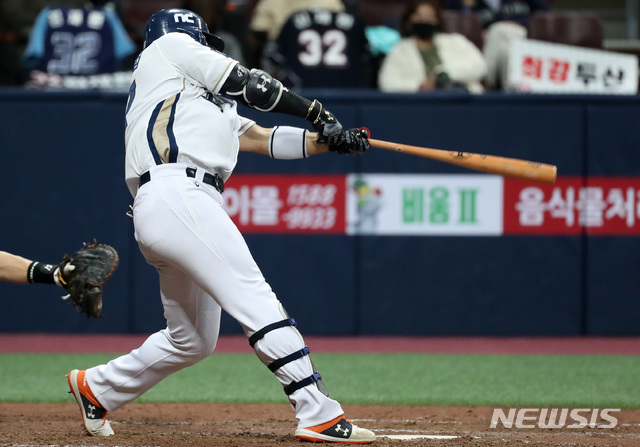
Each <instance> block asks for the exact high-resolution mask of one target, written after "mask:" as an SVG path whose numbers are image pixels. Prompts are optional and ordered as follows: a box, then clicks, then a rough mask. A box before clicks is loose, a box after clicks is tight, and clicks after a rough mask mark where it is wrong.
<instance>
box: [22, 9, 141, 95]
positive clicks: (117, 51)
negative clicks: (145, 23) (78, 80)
mask: <svg viewBox="0 0 640 447" xmlns="http://www.w3.org/2000/svg"><path fill="white" fill-rule="evenodd" d="M93 3H94V4H91V3H89V4H87V5H86V6H85V7H84V8H72V7H67V6H62V7H46V8H44V9H43V10H42V11H41V12H40V14H38V17H37V18H36V20H35V23H34V25H33V28H32V29H31V33H30V36H29V43H28V45H27V48H26V50H25V52H24V55H23V64H24V67H25V68H26V69H27V70H29V71H30V72H31V73H33V75H31V78H32V81H34V82H35V83H36V84H40V83H41V81H42V80H43V79H49V78H48V77H46V76H44V77H43V76H42V74H45V75H46V74H49V75H54V76H56V75H57V76H93V75H101V74H112V73H116V72H118V71H124V70H127V69H128V70H130V68H131V66H132V65H133V57H134V56H135V52H136V46H135V44H134V43H133V41H132V40H131V39H130V38H129V36H128V34H127V33H126V31H125V29H124V27H123V26H122V22H121V21H120V18H119V17H118V15H117V14H116V13H115V11H114V9H113V6H112V5H105V3H107V2H99V1H96V2H93ZM55 79H58V78H57V77H56V78H55ZM45 84H46V82H45Z"/></svg>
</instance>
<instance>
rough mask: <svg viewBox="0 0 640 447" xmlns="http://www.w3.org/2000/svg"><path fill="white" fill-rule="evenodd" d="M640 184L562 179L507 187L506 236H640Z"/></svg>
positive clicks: (634, 180)
mask: <svg viewBox="0 0 640 447" xmlns="http://www.w3.org/2000/svg"><path fill="white" fill-rule="evenodd" d="M639 221H640V179H638V178H625V177H620V178H605V177H602V178H600V177H591V178H587V179H584V178H583V177H562V178H559V179H558V180H557V181H556V183H555V184H554V185H552V186H539V185H533V184H531V183H529V182H523V181H518V180H512V179H505V182H504V234H567V235H571V234H574V235H578V234H588V235H601V236H605V235H637V234H640V223H639Z"/></svg>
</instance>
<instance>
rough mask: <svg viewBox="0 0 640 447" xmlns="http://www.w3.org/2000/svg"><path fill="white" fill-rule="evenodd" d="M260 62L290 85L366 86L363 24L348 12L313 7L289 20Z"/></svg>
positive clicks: (297, 13) (365, 45)
mask: <svg viewBox="0 0 640 447" xmlns="http://www.w3.org/2000/svg"><path fill="white" fill-rule="evenodd" d="M267 45H268V47H269V48H268V49H266V50H265V60H263V62H262V63H261V65H262V66H263V67H265V68H266V69H267V70H268V71H271V72H272V75H275V76H276V77H277V78H279V79H280V81H282V82H283V83H284V84H285V86H286V87H289V88H325V87H326V88H361V87H366V86H367V82H368V80H367V74H368V73H367V68H368V57H367V56H368V45H367V38H366V36H365V27H364V23H363V22H362V20H360V18H359V17H358V16H356V15H354V14H351V13H349V12H332V11H328V10H326V9H319V8H312V9H308V10H303V11H298V12H296V13H294V14H293V15H291V17H289V19H288V20H287V21H286V23H285V24H284V26H283V27H282V30H281V32H280V35H279V36H278V38H277V39H276V41H275V42H272V43H270V44H267Z"/></svg>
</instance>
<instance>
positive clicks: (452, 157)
mask: <svg viewBox="0 0 640 447" xmlns="http://www.w3.org/2000/svg"><path fill="white" fill-rule="evenodd" d="M369 144H371V146H372V147H377V148H378V149H386V150H389V151H394V152H403V153H405V154H412V155H417V156H419V157H424V158H432V159H434V160H439V161H443V162H445V163H451V164H454V165H458V166H463V167H465V168H469V169H474V170H476V171H482V172H487V173H490V174H498V175H502V176H504V177H511V178H515V179H520V180H529V181H532V182H538V183H545V184H547V185H553V183H554V182H555V181H556V177H557V175H558V168H557V167H556V166H554V165H547V164H544V163H538V162H535V161H527V160H520V159H518V158H505V157H499V156H497V155H483V154H474V153H472V152H458V151H445V150H443V149H432V148H428V147H419V146H409V145H408V144H399V143H391V142H389V141H382V140H374V139H372V138H369Z"/></svg>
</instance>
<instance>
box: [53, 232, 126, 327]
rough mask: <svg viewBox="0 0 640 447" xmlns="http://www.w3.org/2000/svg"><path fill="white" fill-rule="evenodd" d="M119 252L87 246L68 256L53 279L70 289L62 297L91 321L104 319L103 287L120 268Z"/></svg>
mask: <svg viewBox="0 0 640 447" xmlns="http://www.w3.org/2000/svg"><path fill="white" fill-rule="evenodd" d="M118 261H119V258H118V252H117V251H116V250H115V248H113V247H111V246H110V245H106V244H98V243H96V241H95V240H94V241H93V244H87V243H85V244H84V247H82V248H81V249H80V250H78V251H77V252H75V253H73V254H72V255H71V256H68V255H65V257H64V259H63V260H62V262H61V263H60V265H58V268H57V269H56V272H55V273H54V278H55V279H56V282H57V283H58V284H59V285H61V286H62V287H64V288H65V289H67V291H68V292H69V294H68V295H67V296H64V297H62V298H63V299H65V300H66V299H68V300H70V302H71V304H73V305H74V306H75V307H76V309H78V311H79V312H86V314H87V316H88V317H102V316H103V315H102V286H103V285H104V284H105V283H106V282H107V280H108V279H109V278H110V277H111V275H112V274H113V272H114V271H115V269H116V267H117V266H118Z"/></svg>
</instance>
